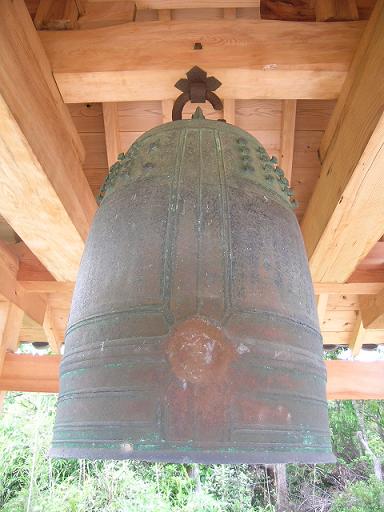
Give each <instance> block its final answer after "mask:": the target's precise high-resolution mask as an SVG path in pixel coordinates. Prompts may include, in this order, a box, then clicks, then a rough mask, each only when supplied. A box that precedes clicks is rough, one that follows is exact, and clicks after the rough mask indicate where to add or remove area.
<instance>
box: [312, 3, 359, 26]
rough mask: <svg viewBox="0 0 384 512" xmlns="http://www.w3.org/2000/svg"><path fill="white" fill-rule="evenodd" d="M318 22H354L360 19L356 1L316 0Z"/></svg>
mask: <svg viewBox="0 0 384 512" xmlns="http://www.w3.org/2000/svg"><path fill="white" fill-rule="evenodd" d="M315 16H316V21H353V20H358V19H359V11H358V9H357V3H356V0H315Z"/></svg>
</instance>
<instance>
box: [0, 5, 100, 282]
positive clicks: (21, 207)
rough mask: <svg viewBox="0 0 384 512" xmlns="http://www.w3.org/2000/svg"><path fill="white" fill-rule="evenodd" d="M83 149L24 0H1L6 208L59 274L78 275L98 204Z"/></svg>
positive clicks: (0, 178)
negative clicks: (86, 239)
mask: <svg viewBox="0 0 384 512" xmlns="http://www.w3.org/2000/svg"><path fill="white" fill-rule="evenodd" d="M83 158H84V148H83V146H82V144H81V141H80V138H79V135H78V133H77V131H76V128H75V126H74V124H73V122H72V119H71V117H70V114H69V112H68V109H67V107H66V105H64V103H63V101H62V98H61V96H60V93H59V91H58V89H57V86H56V84H55V81H54V79H53V77H52V73H51V69H50V65H49V63H48V61H47V57H46V55H45V53H44V50H43V48H42V45H41V42H40V40H39V37H38V35H37V33H36V30H35V27H34V26H33V23H32V21H31V18H30V16H29V14H28V11H27V9H26V7H25V4H24V2H23V1H22V0H14V1H11V0H3V1H2V2H0V188H1V190H2V191H3V193H2V194H1V201H0V214H1V215H2V216H3V217H4V218H5V219H6V220H7V222H8V223H9V224H10V225H11V226H12V228H13V229H14V230H15V231H16V232H17V233H18V235H19V236H20V237H21V238H22V239H23V241H24V242H25V243H26V244H27V245H28V246H29V248H30V249H31V250H32V251H33V252H34V254H35V255H36V256H37V257H38V258H39V259H40V261H41V262H42V263H43V264H44V265H45V266H46V268H47V269H48V270H49V271H50V272H51V273H52V275H53V276H54V277H55V278H56V279H60V280H74V279H75V276H76V273H77V269H78V264H79V261H80V257H81V254H82V251H83V247H84V242H83V240H84V239H85V238H86V236H87V233H88V230H89V226H90V222H91V220H92V218H93V215H94V212H95V209H96V203H95V200H94V197H93V195H92V192H91V190H90V188H89V185H88V182H87V180H86V177H85V175H84V173H83V170H82V165H81V161H82V159H83Z"/></svg>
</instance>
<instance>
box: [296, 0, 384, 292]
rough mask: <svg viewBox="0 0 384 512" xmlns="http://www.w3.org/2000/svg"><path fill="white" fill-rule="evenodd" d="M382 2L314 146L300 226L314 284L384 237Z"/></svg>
mask: <svg viewBox="0 0 384 512" xmlns="http://www.w3.org/2000/svg"><path fill="white" fill-rule="evenodd" d="M383 67H384V1H383V0H378V2H377V4H376V7H375V9H374V11H373V13H372V16H371V19H370V20H369V22H368V25H367V28H366V30H365V32H364V34H363V37H362V39H361V42H360V44H359V47H358V50H357V52H356V56H355V58H354V61H353V64H352V67H351V70H350V72H349V74H348V78H347V80H346V82H345V84H344V86H343V90H342V92H341V95H340V97H339V100H338V102H337V105H336V108H335V110H334V113H333V115H332V118H331V121H330V123H329V126H328V128H327V130H326V132H325V134H324V138H323V140H322V143H321V146H320V156H321V159H322V171H321V175H320V179H319V181H318V183H317V185H316V188H315V190H314V193H313V195H312V198H311V200H310V203H309V205H308V208H307V210H306V213H305V215H304V218H303V221H302V224H301V227H302V232H303V236H304V241H305V244H306V248H307V253H308V256H309V260H310V267H311V271H312V277H313V279H314V280H315V281H319V282H321V281H328V282H332V281H333V282H344V281H345V280H346V279H347V278H348V277H349V276H350V274H351V273H352V272H353V270H354V269H355V268H356V266H357V264H358V263H359V261H361V260H362V258H363V257H364V256H365V255H366V254H367V253H368V252H369V250H370V249H371V248H372V247H373V245H374V244H375V243H376V242H377V240H378V239H379V238H380V237H381V236H382V234H383V232H384V201H383V197H384V180H383V177H382V170H383V167H384V81H383V80H382V69H383Z"/></svg>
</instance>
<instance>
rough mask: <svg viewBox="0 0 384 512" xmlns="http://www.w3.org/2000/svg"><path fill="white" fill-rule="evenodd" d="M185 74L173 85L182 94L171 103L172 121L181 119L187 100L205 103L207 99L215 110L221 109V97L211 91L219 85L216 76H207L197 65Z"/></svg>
mask: <svg viewBox="0 0 384 512" xmlns="http://www.w3.org/2000/svg"><path fill="white" fill-rule="evenodd" d="M186 75H187V78H181V79H180V80H179V81H178V82H176V84H175V87H176V88H177V89H179V91H182V94H180V96H179V97H178V98H177V100H176V101H175V103H174V105H173V109H172V120H173V121H178V120H180V119H182V114H183V108H184V106H185V104H186V103H188V101H190V102H191V103H205V102H206V101H209V103H210V104H211V105H212V107H213V108H214V109H215V110H222V109H223V103H222V101H221V99H220V98H219V97H218V96H217V95H216V94H215V93H214V92H213V91H216V89H218V88H219V87H220V85H221V82H219V80H217V78H215V77H214V76H208V77H207V73H206V72H205V71H204V70H202V69H201V68H199V67H198V66H194V67H193V68H192V69H190V70H189V71H188V73H187V74H186Z"/></svg>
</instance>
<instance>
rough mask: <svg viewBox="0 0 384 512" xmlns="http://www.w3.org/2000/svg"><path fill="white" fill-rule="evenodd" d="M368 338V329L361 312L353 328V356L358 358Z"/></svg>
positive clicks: (351, 347)
mask: <svg viewBox="0 0 384 512" xmlns="http://www.w3.org/2000/svg"><path fill="white" fill-rule="evenodd" d="M365 338H366V329H365V327H364V325H363V322H362V317H361V313H360V311H359V312H358V314H357V317H356V322H355V325H354V327H353V331H352V336H351V341H350V343H349V348H350V349H351V352H352V355H353V356H357V355H358V354H359V352H360V350H361V349H362V347H363V343H364V341H365Z"/></svg>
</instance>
